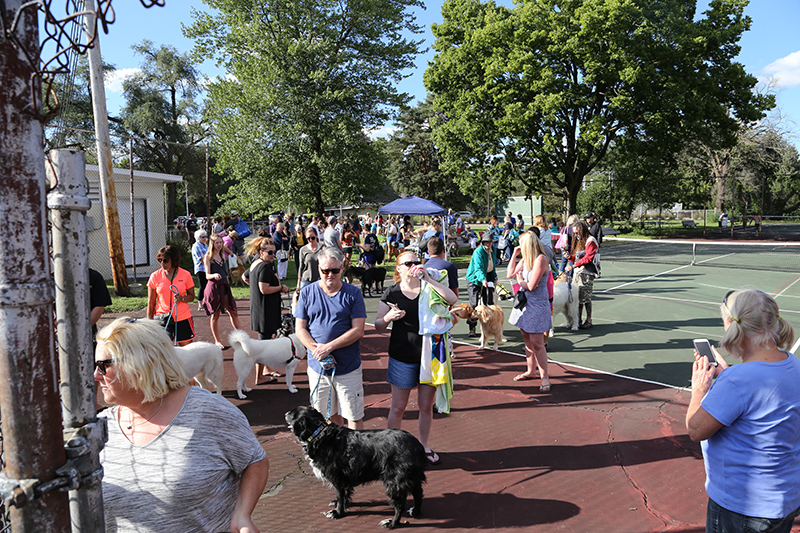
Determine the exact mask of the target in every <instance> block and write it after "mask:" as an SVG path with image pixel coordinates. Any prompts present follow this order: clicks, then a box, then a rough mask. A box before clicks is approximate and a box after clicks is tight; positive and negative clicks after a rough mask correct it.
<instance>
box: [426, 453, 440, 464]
mask: <svg viewBox="0 0 800 533" xmlns="http://www.w3.org/2000/svg"><path fill="white" fill-rule="evenodd" d="M425 457H427V458H428V462H429V463H430V464H432V465H438V464H439V463H441V462H442V458H441V457H439V456H438V455H436V452H435V451H433V450H431V451H429V452H425Z"/></svg>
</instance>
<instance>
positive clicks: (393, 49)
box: [184, 0, 422, 213]
mask: <svg viewBox="0 0 800 533" xmlns="http://www.w3.org/2000/svg"><path fill="white" fill-rule="evenodd" d="M205 2H206V3H207V4H208V5H209V6H211V7H212V8H214V9H216V14H213V15H212V14H207V13H195V22H194V23H193V24H192V25H191V26H189V27H188V28H185V30H184V31H185V34H186V35H187V36H188V37H193V38H195V39H196V46H195V54H197V55H198V56H202V57H215V58H216V59H217V60H218V63H219V64H220V65H223V66H224V67H225V69H226V71H227V76H226V78H225V79H218V80H216V81H215V82H214V83H213V84H212V85H211V87H210V88H209V97H210V101H211V106H210V116H212V117H213V119H214V121H215V137H216V140H215V148H216V150H217V154H218V157H219V159H218V161H219V162H218V166H219V167H220V168H222V169H224V170H225V171H226V172H229V173H230V175H231V176H232V178H233V179H234V181H235V182H236V183H235V185H234V186H233V187H232V189H231V191H232V194H231V205H235V206H239V207H242V208H244V209H247V210H248V211H250V212H256V211H264V210H267V209H270V208H271V207H273V206H275V207H277V206H286V205H290V206H293V207H295V206H310V207H311V208H312V209H313V210H314V211H315V212H318V213H319V212H321V211H322V210H323V209H324V208H325V207H326V206H329V205H334V204H339V203H344V202H359V201H362V199H363V198H365V197H370V196H372V195H373V194H375V193H376V192H379V190H380V189H382V188H383V186H384V184H385V178H384V174H385V170H386V168H385V164H386V158H385V157H383V155H382V150H381V147H380V145H379V144H378V143H374V142H372V141H370V139H369V138H368V136H366V135H365V134H364V131H367V130H368V129H369V128H373V127H377V126H382V125H383V124H384V123H385V122H386V121H387V120H388V119H390V118H391V117H392V115H393V113H394V111H395V110H396V108H397V107H398V106H401V105H404V104H406V103H407V102H408V100H409V96H408V95H407V94H405V93H401V92H398V90H397V88H396V83H397V81H399V80H400V79H402V78H403V77H404V71H405V70H406V69H409V68H411V67H412V66H413V59H414V56H415V55H416V54H417V53H418V52H419V46H420V42H418V41H414V40H410V39H408V38H406V37H404V35H406V34H408V33H414V32H417V33H418V32H419V31H420V28H419V27H418V26H417V25H416V23H415V22H414V17H413V16H412V15H411V14H410V12H409V11H408V9H409V8H410V7H412V6H420V5H422V4H421V3H420V2H419V1H418V0H315V1H313V2H311V1H306V0H250V1H245V2H242V1H238V0H205Z"/></svg>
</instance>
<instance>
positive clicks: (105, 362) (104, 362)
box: [94, 359, 114, 376]
mask: <svg viewBox="0 0 800 533" xmlns="http://www.w3.org/2000/svg"><path fill="white" fill-rule="evenodd" d="M112 364H114V360H113V359H101V360H100V361H95V362H94V368H95V370H99V371H100V374H101V375H103V376H105V375H106V371H107V367H108V366H109V365H112Z"/></svg>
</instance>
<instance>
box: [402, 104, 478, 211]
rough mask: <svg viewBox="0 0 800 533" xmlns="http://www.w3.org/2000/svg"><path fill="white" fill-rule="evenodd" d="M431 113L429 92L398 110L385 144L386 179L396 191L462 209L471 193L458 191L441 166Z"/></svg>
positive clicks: (469, 201)
mask: <svg viewBox="0 0 800 533" xmlns="http://www.w3.org/2000/svg"><path fill="white" fill-rule="evenodd" d="M431 117H433V103H432V101H431V97H430V96H429V97H428V98H427V100H426V101H425V102H420V103H419V104H417V105H416V106H414V107H405V108H403V109H402V110H401V111H400V114H399V116H398V118H397V120H396V122H395V124H394V125H395V127H396V130H395V131H394V133H392V135H391V136H390V137H389V140H388V143H387V146H386V148H387V152H388V154H389V159H390V160H391V167H390V169H389V182H390V183H391V184H392V187H393V188H394V190H395V191H397V192H399V193H403V194H407V195H415V196H420V197H422V198H428V199H430V200H433V201H434V202H436V203H438V204H440V205H443V206H446V207H450V208H453V209H456V210H459V209H464V208H466V207H468V206H469V205H470V203H471V200H470V197H469V196H467V195H466V194H464V193H462V192H461V190H460V189H459V187H458V184H456V182H455V181H454V180H453V176H451V175H448V174H447V173H446V172H443V171H442V169H441V156H440V155H439V150H438V149H437V148H436V144H435V143H434V142H433V137H432V135H431V126H430V119H431ZM481 192H482V191H478V194H480V193H481Z"/></svg>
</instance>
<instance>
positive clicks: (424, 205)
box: [378, 196, 447, 215]
mask: <svg viewBox="0 0 800 533" xmlns="http://www.w3.org/2000/svg"><path fill="white" fill-rule="evenodd" d="M378 213H379V214H381V215H444V214H446V213H447V209H445V208H444V207H442V206H440V205H439V204H437V203H436V202H434V201H432V200H426V199H425V198H420V197H419V196H409V197H408V198H398V199H397V200H395V201H393V202H389V203H388V204H386V205H384V206H381V207H380V208H378Z"/></svg>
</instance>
